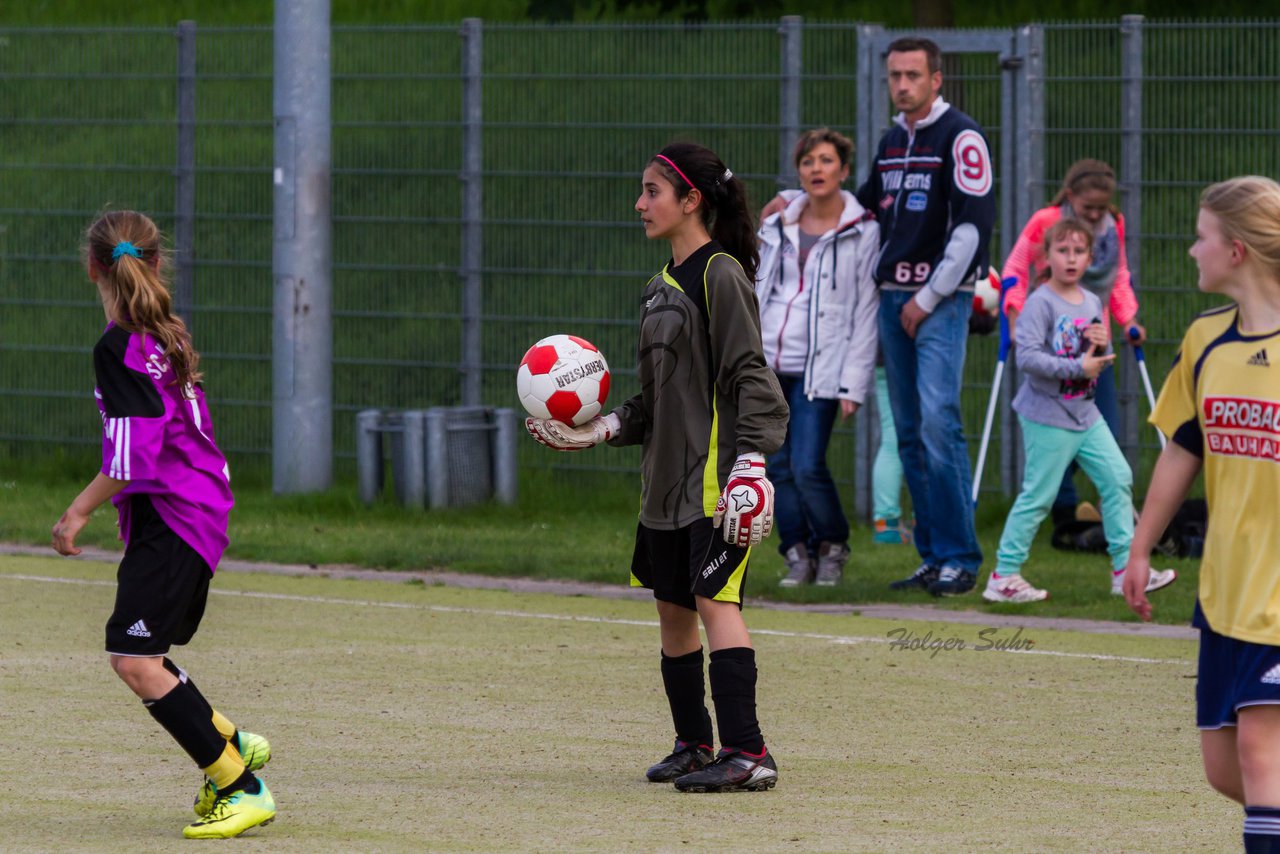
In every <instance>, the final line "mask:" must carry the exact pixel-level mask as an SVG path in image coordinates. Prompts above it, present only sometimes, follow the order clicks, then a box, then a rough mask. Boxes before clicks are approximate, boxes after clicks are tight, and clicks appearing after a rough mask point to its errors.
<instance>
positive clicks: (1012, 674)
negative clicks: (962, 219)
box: [0, 556, 1241, 854]
mask: <svg viewBox="0 0 1280 854" xmlns="http://www.w3.org/2000/svg"><path fill="white" fill-rule="evenodd" d="M114 577H115V566H114V564H113V563H102V562H97V561H89V560H66V559H58V558H56V557H51V558H36V557H12V556H0V626H3V627H4V637H5V644H4V653H3V655H2V656H0V721H3V722H4V729H5V731H6V742H7V743H8V744H9V745H10V747H9V749H8V750H5V751H3V752H2V753H0V779H3V780H4V781H5V782H4V785H3V794H0V804H2V805H3V806H2V808H0V850H3V851H51V852H52V851H57V852H63V851H113V852H114V851H127V852H131V854H143V852H149V851H173V850H177V849H179V848H189V847H200V846H201V845H204V846H209V845H212V844H216V843H200V842H190V841H186V840H183V839H182V838H181V828H182V826H183V825H184V824H186V823H187V822H189V821H191V820H192V819H193V816H192V814H191V812H190V808H189V805H190V803H191V799H192V797H193V796H194V794H195V792H196V789H197V788H198V786H199V783H200V780H201V778H200V774H199V771H198V770H197V769H195V767H194V766H193V764H192V763H191V761H190V760H189V759H188V757H187V756H186V755H185V754H184V753H182V752H181V751H180V750H179V749H178V748H177V746H176V745H175V744H173V742H172V741H171V740H170V739H169V736H168V735H166V734H165V733H164V732H162V731H161V730H160V728H159V727H158V726H157V725H156V724H155V723H154V722H153V721H152V720H151V718H150V716H149V715H148V714H147V713H146V711H145V710H144V709H143V707H142V706H141V704H140V703H138V701H137V700H136V699H134V698H133V696H132V694H130V692H129V691H128V689H127V688H125V687H124V685H123V684H122V683H121V682H119V680H118V679H117V678H116V677H115V676H114V675H113V674H112V673H111V671H110V669H109V667H108V666H107V660H106V656H105V654H104V653H103V652H102V651H101V650H102V626H103V624H104V623H105V621H106V617H107V615H108V614H109V612H110V610H111V606H112V602H113V597H114ZM747 622H748V625H749V626H750V627H751V628H752V630H753V639H754V643H755V646H756V648H757V650H758V657H759V661H760V686H759V710H760V718H761V725H762V728H763V730H764V732H765V736H766V738H767V740H768V742H769V745H770V748H771V749H772V750H773V751H774V754H775V756H776V757H777V760H778V764H779V767H780V780H779V783H778V786H777V788H776V789H774V790H772V791H770V792H765V793H743V794H733V795H682V794H679V793H677V792H676V791H675V790H674V789H673V788H672V787H671V786H670V785H654V784H649V783H646V782H644V778H643V771H644V768H645V767H646V766H647V765H648V764H649V763H651V762H653V761H655V760H656V759H658V758H660V757H661V756H662V755H663V754H665V753H666V752H667V751H668V749H669V748H670V742H671V737H672V736H671V732H670V721H669V716H668V713H667V709H666V701H665V697H664V695H663V693H662V689H661V680H660V677H659V672H658V666H657V665H658V646H657V625H656V617H655V615H654V612H653V608H652V605H651V604H647V603H643V602H636V601H627V600H603V599H594V598H585V597H564V596H552V595H546V594H513V593H507V592H500V591H485V590H470V589H457V588H451V587H443V586H424V585H422V584H420V583H395V582H389V581H367V580H336V579H331V578H315V577H308V578H301V577H289V576H281V575H264V574H250V573H241V572H234V573H233V572H223V573H220V574H219V575H218V576H217V578H216V579H215V580H214V584H213V588H212V592H211V595H210V600H209V607H208V611H207V612H206V615H205V619H204V623H203V624H202V626H201V629H200V631H199V632H198V633H197V635H196V637H195V640H194V641H193V643H192V644H191V646H190V647H188V648H185V649H184V648H179V649H178V650H176V652H175V654H174V655H173V657H174V659H175V660H176V661H177V662H178V663H179V664H181V665H183V666H184V667H185V668H186V669H187V670H188V671H189V672H190V673H191V675H192V678H193V679H194V680H195V682H196V683H197V684H198V685H199V686H200V688H201V689H202V691H203V692H204V693H205V695H206V696H207V697H208V698H209V699H210V700H211V701H212V702H213V704H214V706H215V707H217V708H218V709H219V710H220V711H222V712H223V713H225V714H226V715H227V716H228V717H230V718H231V720H232V721H234V722H235V723H236V724H238V725H239V726H242V727H243V728H244V729H246V730H249V731H251V732H258V733H261V734H263V735H266V736H267V737H268V738H269V739H270V740H271V743H272V750H273V758H272V761H271V763H270V764H269V765H268V766H267V767H266V768H265V769H264V770H263V772H262V777H263V779H265V780H266V781H267V783H268V784H269V786H270V787H271V789H272V792H273V793H274V795H275V798H276V801H277V804H278V806H279V815H278V816H277V819H276V821H275V822H274V823H273V824H271V825H270V826H268V827H265V828H259V829H256V830H253V831H250V833H249V834H247V835H246V836H245V837H243V838H242V839H241V840H240V841H237V842H231V843H223V844H229V845H233V846H236V847H237V850H253V851H264V852H265V851H297V852H320V851H342V852H355V851H370V852H373V851H377V852H384V851H386V852H396V851H405V852H417V851H484V852H498V851H502V852H505V851H607V852H615V851H618V852H621V851H682V852H710V851H746V850H750V851H795V852H818V851H842V852H843V851H886V850H895V851H900V850H928V851H974V850H979V849H984V850H1005V851H1085V850H1088V851H1100V850H1103V851H1105V850H1113V851H1173V850H1178V851H1188V850H1206V851H1222V850H1232V849H1234V848H1237V847H1238V845H1239V838H1240V824H1241V814H1240V811H1239V809H1238V808H1237V807H1236V806H1235V805H1234V804H1231V803H1229V802H1227V801H1226V800H1225V799H1223V798H1221V797H1220V796H1218V795H1216V794H1215V793H1213V792H1212V791H1211V790H1210V789H1209V787H1208V785H1207V784H1205V783H1204V782H1203V780H1202V777H1201V770H1200V760H1199V742H1198V734H1197V732H1196V729H1195V727H1194V723H1193V720H1192V692H1193V688H1194V670H1195V667H1194V644H1193V642H1191V641H1187V640H1172V639H1162V638H1154V637H1145V636H1121V635H1109V634H1078V633H1072V632H1065V631H1050V630H1042V629H1035V630H1023V631H1022V632H1021V634H1020V635H1019V634H1017V630H1016V629H1014V628H1011V627H1008V626H1001V627H993V626H988V627H983V626H981V625H960V624H953V625H945V624H941V623H932V624H931V623H924V622H908V621H888V620H874V619H869V618H863V617H851V616H836V615H829V614H817V613H795V612H781V611H771V610H761V609H756V608H748V610H747ZM929 632H931V633H932V635H931V637H930V638H929V639H930V640H933V641H947V642H949V643H947V644H946V645H949V646H951V647H953V648H952V649H949V650H948V649H938V646H939V645H938V644H935V645H934V649H935V650H936V652H935V651H934V650H930V649H923V650H920V649H906V648H900V647H894V646H892V645H891V644H890V641H893V640H895V639H898V640H907V639H908V638H910V637H915V638H923V637H925V636H926V633H929ZM980 633H982V634H980ZM961 641H963V642H964V644H965V648H963V649H957V648H954V647H955V646H956V645H957V644H958V643H959V642H961ZM1027 641H1031V642H1033V644H1034V646H1032V647H1031V648H1030V649H1026V648H1025V644H1026V642H1027ZM992 645H997V646H999V645H1009V646H1017V647H1024V648H1023V649H1021V650H1020V651H1018V652H1012V651H1001V650H998V649H986V650H979V649H978V648H977V647H979V646H992ZM242 846H244V847H243V848H242Z"/></svg>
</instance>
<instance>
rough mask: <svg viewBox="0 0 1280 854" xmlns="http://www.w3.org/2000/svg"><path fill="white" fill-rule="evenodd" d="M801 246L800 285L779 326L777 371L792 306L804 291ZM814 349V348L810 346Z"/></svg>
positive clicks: (798, 265) (779, 368)
mask: <svg viewBox="0 0 1280 854" xmlns="http://www.w3.org/2000/svg"><path fill="white" fill-rule="evenodd" d="M799 249H800V247H798V246H797V247H796V271H797V272H798V273H799V275H800V287H799V289H797V290H796V295H795V296H793V297H792V298H791V299H789V300H787V310H786V311H784V312H783V313H782V326H781V327H779V328H778V356H777V361H776V362H775V363H774V366H773V370H774V372H775V373H777V372H779V371H780V370H781V368H782V339H783V338H784V337H785V336H786V334H787V321H788V320H790V319H791V306H792V305H794V304H795V301H796V300H798V299H799V298H800V296H801V295H802V294H803V293H804V267H803V266H801V264H800V251H799ZM805 260H808V259H807V258H806V259H805ZM810 349H811V350H812V348H810Z"/></svg>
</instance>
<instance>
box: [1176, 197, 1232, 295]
mask: <svg viewBox="0 0 1280 854" xmlns="http://www.w3.org/2000/svg"><path fill="white" fill-rule="evenodd" d="M1236 252H1237V246H1236V244H1235V243H1234V242H1233V241H1230V240H1228V239H1227V237H1226V235H1225V234H1223V233H1222V223H1221V222H1220V221H1219V220H1218V216H1217V214H1214V213H1211V212H1209V211H1207V210H1205V209H1204V208H1201V209H1200V214H1199V215H1198V216H1197V217H1196V242H1195V243H1192V244H1191V248H1190V249H1189V250H1188V254H1189V255H1190V256H1191V257H1192V258H1194V259H1195V262H1196V268H1197V269H1198V270H1199V271H1200V279H1199V281H1197V282H1196V286H1197V287H1198V288H1200V290H1202V291H1204V292H1205V293H1219V292H1221V291H1222V289H1223V285H1224V284H1226V283H1227V282H1228V281H1229V280H1230V278H1231V276H1232V273H1233V272H1234V270H1235V267H1236V264H1237V260H1236V259H1237V255H1236Z"/></svg>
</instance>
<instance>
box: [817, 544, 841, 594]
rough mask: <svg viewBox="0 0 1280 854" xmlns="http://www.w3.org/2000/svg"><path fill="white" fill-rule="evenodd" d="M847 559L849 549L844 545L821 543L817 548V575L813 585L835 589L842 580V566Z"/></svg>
mask: <svg viewBox="0 0 1280 854" xmlns="http://www.w3.org/2000/svg"><path fill="white" fill-rule="evenodd" d="M848 559H849V547H848V546H847V545H845V544H844V543H823V544H822V545H821V546H819V547H818V574H817V577H816V579H815V580H814V583H815V584H817V585H818V586H819V587H835V586H836V585H837V584H839V583H840V579H842V578H844V564H845V561H847V560H848Z"/></svg>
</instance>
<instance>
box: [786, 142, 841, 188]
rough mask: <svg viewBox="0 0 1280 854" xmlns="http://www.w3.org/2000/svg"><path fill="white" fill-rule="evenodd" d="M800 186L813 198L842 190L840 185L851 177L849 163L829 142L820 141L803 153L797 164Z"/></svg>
mask: <svg viewBox="0 0 1280 854" xmlns="http://www.w3.org/2000/svg"><path fill="white" fill-rule="evenodd" d="M797 171H798V172H799V173H800V186H801V187H803V188H804V191H805V192H806V193H808V194H809V196H810V197H811V198H815V199H823V198H829V197H830V196H833V195H835V194H836V193H838V192H840V185H841V184H842V183H844V181H845V179H847V178H848V177H849V166H848V164H842V163H841V162H840V154H839V152H837V151H836V147H835V146H834V145H832V144H831V143H829V142H820V143H818V144H817V145H815V146H814V147H813V148H812V149H810V150H809V152H808V153H806V154H803V155H801V157H800V162H799V163H798V164H797Z"/></svg>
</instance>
